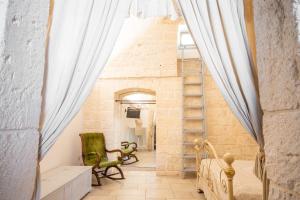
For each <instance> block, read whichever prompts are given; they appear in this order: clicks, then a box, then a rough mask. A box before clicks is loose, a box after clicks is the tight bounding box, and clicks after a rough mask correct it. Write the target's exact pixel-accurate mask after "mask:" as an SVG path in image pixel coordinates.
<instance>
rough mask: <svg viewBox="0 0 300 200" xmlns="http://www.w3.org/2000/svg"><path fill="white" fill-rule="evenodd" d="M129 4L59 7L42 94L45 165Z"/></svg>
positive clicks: (69, 2) (113, 0) (72, 1)
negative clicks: (46, 158) (48, 154)
mask: <svg viewBox="0 0 300 200" xmlns="http://www.w3.org/2000/svg"><path fill="white" fill-rule="evenodd" d="M130 3H131V0H101V1H97V0H84V1H82V0H64V1H56V2H55V5H54V13H53V22H52V27H51V31H50V37H49V47H48V59H47V72H46V75H45V76H46V83H45V88H44V92H43V95H44V102H43V114H42V119H41V120H42V123H41V141H40V160H42V159H43V157H44V156H45V155H46V153H47V152H48V151H49V149H50V148H51V147H52V145H53V144H54V143H55V141H56V139H57V137H58V136H59V135H60V133H61V132H62V131H63V129H64V128H65V127H66V126H67V125H68V123H69V122H70V121H71V120H72V119H73V117H74V116H75V115H76V114H77V112H78V111H79V110H80V107H81V106H82V104H83V102H84V101H85V99H86V98H87V96H88V95H89V93H90V91H91V89H92V87H93V85H94V83H95V81H96V79H97V78H98V77H99V74H100V72H101V70H102V68H103V67H104V65H105V64H106V61H107V59H108V57H109V55H110V53H111V51H112V49H113V46H114V43H115V41H116V40H117V37H118V35H119V33H120V30H121V27H122V25H123V23H124V20H125V18H126V17H127V16H128V10H129V6H130Z"/></svg>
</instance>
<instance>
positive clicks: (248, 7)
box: [244, 0, 259, 91]
mask: <svg viewBox="0 0 300 200" xmlns="http://www.w3.org/2000/svg"><path fill="white" fill-rule="evenodd" d="M244 15H245V23H246V30H247V37H248V43H249V46H250V50H251V53H252V60H253V63H254V69H253V73H254V78H255V82H256V83H255V84H256V89H257V91H258V89H259V88H258V76H257V74H258V70H257V61H256V39H255V28H254V13H253V0H244Z"/></svg>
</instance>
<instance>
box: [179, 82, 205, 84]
mask: <svg viewBox="0 0 300 200" xmlns="http://www.w3.org/2000/svg"><path fill="white" fill-rule="evenodd" d="M183 84H184V85H201V84H202V83H201V82H184V83H183Z"/></svg>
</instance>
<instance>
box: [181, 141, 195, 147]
mask: <svg viewBox="0 0 300 200" xmlns="http://www.w3.org/2000/svg"><path fill="white" fill-rule="evenodd" d="M183 145H186V146H190V145H195V144H194V142H183Z"/></svg>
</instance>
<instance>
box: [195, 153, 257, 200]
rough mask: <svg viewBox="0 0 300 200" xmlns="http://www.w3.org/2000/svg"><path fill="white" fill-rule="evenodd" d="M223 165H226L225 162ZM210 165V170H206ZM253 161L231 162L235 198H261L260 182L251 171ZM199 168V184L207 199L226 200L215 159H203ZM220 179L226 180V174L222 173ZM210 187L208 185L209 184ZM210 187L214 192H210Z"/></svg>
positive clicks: (253, 199) (237, 199)
mask: <svg viewBox="0 0 300 200" xmlns="http://www.w3.org/2000/svg"><path fill="white" fill-rule="evenodd" d="M221 162H223V164H224V166H226V164H225V162H224V161H223V160H221ZM209 166H210V170H208V168H209ZM253 167H254V161H246V160H236V161H234V163H233V168H234V169H235V176H234V177H233V194H234V197H235V199H236V200H257V199H262V183H261V182H260V180H259V179H258V178H257V177H256V176H255V175H254V173H253ZM200 169H201V171H202V176H203V178H201V179H200V180H199V186H200V188H201V189H202V190H203V191H204V193H205V196H206V198H207V199H208V200H211V199H217V200H223V199H224V200H226V199H228V197H227V193H225V192H224V190H223V187H222V184H221V183H220V167H219V166H218V164H217V163H216V160H215V159H204V160H202V162H201V165H200ZM221 178H222V180H225V181H226V180H227V179H226V175H225V174H224V173H222V175H221ZM209 180H211V181H209ZM210 184H212V185H211V187H209V185H210ZM211 188H212V190H213V191H214V193H215V194H216V195H215V196H214V195H212V194H211Z"/></svg>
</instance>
